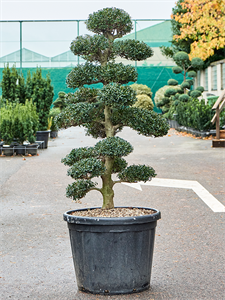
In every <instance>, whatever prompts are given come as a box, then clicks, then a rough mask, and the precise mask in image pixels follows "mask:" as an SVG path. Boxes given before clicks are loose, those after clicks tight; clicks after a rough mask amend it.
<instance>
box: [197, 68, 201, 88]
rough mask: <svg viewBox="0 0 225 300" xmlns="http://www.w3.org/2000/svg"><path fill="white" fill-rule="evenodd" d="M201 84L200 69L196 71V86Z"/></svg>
mask: <svg viewBox="0 0 225 300" xmlns="http://www.w3.org/2000/svg"><path fill="white" fill-rule="evenodd" d="M200 84H201V71H197V86H200Z"/></svg>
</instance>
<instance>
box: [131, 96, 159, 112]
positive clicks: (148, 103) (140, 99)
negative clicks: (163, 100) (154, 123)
mask: <svg viewBox="0 0 225 300" xmlns="http://www.w3.org/2000/svg"><path fill="white" fill-rule="evenodd" d="M133 107H138V108H141V109H147V110H153V107H154V104H153V102H152V99H151V98H150V97H149V96H147V95H137V101H136V102H135V103H134V105H133Z"/></svg>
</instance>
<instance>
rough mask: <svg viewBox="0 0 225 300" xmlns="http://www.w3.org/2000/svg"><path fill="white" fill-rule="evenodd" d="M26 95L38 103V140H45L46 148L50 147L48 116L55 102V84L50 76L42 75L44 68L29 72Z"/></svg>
mask: <svg viewBox="0 0 225 300" xmlns="http://www.w3.org/2000/svg"><path fill="white" fill-rule="evenodd" d="M26 97H27V99H32V100H33V102H34V103H35V104H36V107H37V113H38V116H39V125H38V130H37V132H36V140H37V141H44V148H48V138H49V134H50V130H48V128H47V127H48V117H49V111H50V107H51V105H52V103H53V97H54V92H53V86H52V85H51V79H50V76H49V75H47V77H46V78H43V77H42V70H41V69H40V68H37V69H36V72H35V73H33V74H32V77H31V75H30V73H29V72H28V75H27V80H26Z"/></svg>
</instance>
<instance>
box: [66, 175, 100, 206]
mask: <svg viewBox="0 0 225 300" xmlns="http://www.w3.org/2000/svg"><path fill="white" fill-rule="evenodd" d="M95 185H96V183H94V182H92V181H91V180H77V181H76V182H74V183H72V184H69V185H68V187H67V188H66V196H67V197H68V198H72V199H73V200H75V201H76V200H79V199H81V198H83V197H84V196H85V195H86V194H87V193H88V192H89V191H90V190H91V189H92V188H94V187H95Z"/></svg>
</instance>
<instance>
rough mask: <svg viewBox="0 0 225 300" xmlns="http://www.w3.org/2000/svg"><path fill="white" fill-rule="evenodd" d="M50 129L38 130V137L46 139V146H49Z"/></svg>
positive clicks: (40, 139)
mask: <svg viewBox="0 0 225 300" xmlns="http://www.w3.org/2000/svg"><path fill="white" fill-rule="evenodd" d="M49 133H50V130H45V131H37V132H36V139H37V141H44V148H45V149H46V148H48V138H49Z"/></svg>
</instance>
